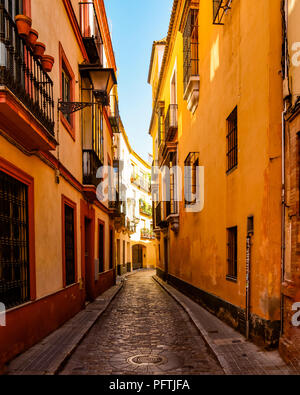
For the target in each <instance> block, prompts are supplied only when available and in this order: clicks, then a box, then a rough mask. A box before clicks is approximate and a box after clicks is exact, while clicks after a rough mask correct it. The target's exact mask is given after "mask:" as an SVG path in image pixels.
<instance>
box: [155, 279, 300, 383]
mask: <svg viewBox="0 0 300 395" xmlns="http://www.w3.org/2000/svg"><path fill="white" fill-rule="evenodd" d="M154 280H155V281H156V282H158V283H159V284H160V285H161V286H162V287H163V289H165V290H166V291H167V292H168V293H169V294H170V295H171V296H172V297H173V298H174V299H175V300H176V301H177V302H178V303H179V304H180V305H181V306H182V307H183V308H184V309H185V311H186V312H187V313H188V314H189V316H190V318H191V319H192V321H193V322H194V324H195V326H196V327H197V328H198V330H199V332H200V333H201V334H202V336H203V338H204V339H205V341H206V343H207V344H208V345H209V347H210V348H211V349H212V351H213V352H214V354H215V356H216V358H217V359H218V361H219V363H220V364H221V366H222V367H223V369H224V371H225V373H226V374H248V375H249V374H250V375H254V374H262V373H265V372H270V373H268V374H277V375H281V374H291V375H293V374H300V371H299V370H297V369H296V368H293V367H292V366H287V365H286V364H285V362H284V361H283V360H282V358H281V357H280V355H279V353H278V351H265V350H262V349H260V348H259V347H257V346H256V345H255V344H253V343H251V342H250V341H247V340H246V339H245V337H244V336H243V335H241V334H240V333H239V332H237V331H235V330H234V329H233V328H231V327H229V326H228V325H226V324H225V323H224V322H223V321H221V320H219V319H218V318H217V317H216V316H214V315H213V314H211V313H209V312H208V311H206V310H205V309H204V308H202V307H201V306H200V305H198V304H197V303H195V302H194V301H192V300H191V299H189V298H188V297H187V296H186V295H184V294H182V293H181V292H179V291H178V290H177V289H175V288H174V287H172V286H170V285H169V284H166V283H165V282H163V281H162V280H161V279H160V278H158V277H157V276H154Z"/></svg>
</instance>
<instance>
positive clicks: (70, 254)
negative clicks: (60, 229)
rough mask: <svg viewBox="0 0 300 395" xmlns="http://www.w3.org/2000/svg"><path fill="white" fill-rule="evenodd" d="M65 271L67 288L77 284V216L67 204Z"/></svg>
mask: <svg viewBox="0 0 300 395" xmlns="http://www.w3.org/2000/svg"><path fill="white" fill-rule="evenodd" d="M64 215H65V270H66V286H68V285H72V284H74V283H75V215H74V209H73V208H72V207H70V206H69V205H67V204H65V213H64Z"/></svg>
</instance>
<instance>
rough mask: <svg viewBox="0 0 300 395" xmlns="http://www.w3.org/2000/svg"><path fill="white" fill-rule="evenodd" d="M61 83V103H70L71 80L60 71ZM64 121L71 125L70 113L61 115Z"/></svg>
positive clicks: (66, 74)
mask: <svg viewBox="0 0 300 395" xmlns="http://www.w3.org/2000/svg"><path fill="white" fill-rule="evenodd" d="M61 82H62V101H63V102H66V103H70V102H71V78H70V76H69V74H68V73H67V72H66V70H65V69H64V68H63V69H62V75H61ZM63 115H64V117H65V118H66V120H67V121H68V122H69V124H71V113H66V114H63Z"/></svg>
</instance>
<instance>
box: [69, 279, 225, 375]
mask: <svg viewBox="0 0 300 395" xmlns="http://www.w3.org/2000/svg"><path fill="white" fill-rule="evenodd" d="M153 274H154V272H152V271H141V272H138V273H137V274H135V275H132V276H128V277H127V279H126V280H125V285H124V288H123V289H122V291H121V292H120V293H119V295H118V296H117V297H116V299H115V300H114V301H113V302H112V304H111V305H110V306H109V308H108V309H107V311H106V312H105V314H104V315H103V316H102V317H100V319H99V320H98V321H97V322H96V324H95V326H94V327H93V328H92V329H91V331H90V333H89V334H88V335H87V337H86V338H85V339H84V340H83V342H82V343H81V344H80V345H79V347H78V348H77V350H76V351H75V352H74V354H73V355H72V357H71V358H70V360H69V361H68V363H67V364H66V366H65V368H64V369H63V371H62V372H61V374H64V375H66V374H76V375H78V374H223V370H222V369H221V367H220V366H219V364H218V362H217V361H216V359H215V358H214V356H213V355H212V353H211V352H210V351H209V349H208V348H207V346H206V344H205V343H204V341H203V339H202V337H201V336H200V334H199V333H198V331H197V329H196V328H195V326H194V325H193V324H192V323H191V322H190V319H189V317H188V315H187V314H186V313H185V312H184V310H183V309H182V308H181V307H180V306H179V305H178V304H177V303H176V302H175V301H174V299H173V298H172V297H171V296H169V295H168V294H167V293H166V292H165V291H164V290H163V289H162V288H161V287H160V286H159V285H158V284H157V283H156V282H155V281H154V280H153V279H152V276H153ZM149 356H150V358H149ZM149 361H150V362H151V364H150V365H149V364H147V363H145V362H148V363H149Z"/></svg>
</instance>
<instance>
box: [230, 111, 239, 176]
mask: <svg viewBox="0 0 300 395" xmlns="http://www.w3.org/2000/svg"><path fill="white" fill-rule="evenodd" d="M237 122H238V117H237V107H236V108H235V109H234V110H233V111H232V113H231V114H230V115H229V117H228V118H227V173H228V172H230V171H232V170H234V169H235V168H236V167H237V165H238V123H237Z"/></svg>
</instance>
